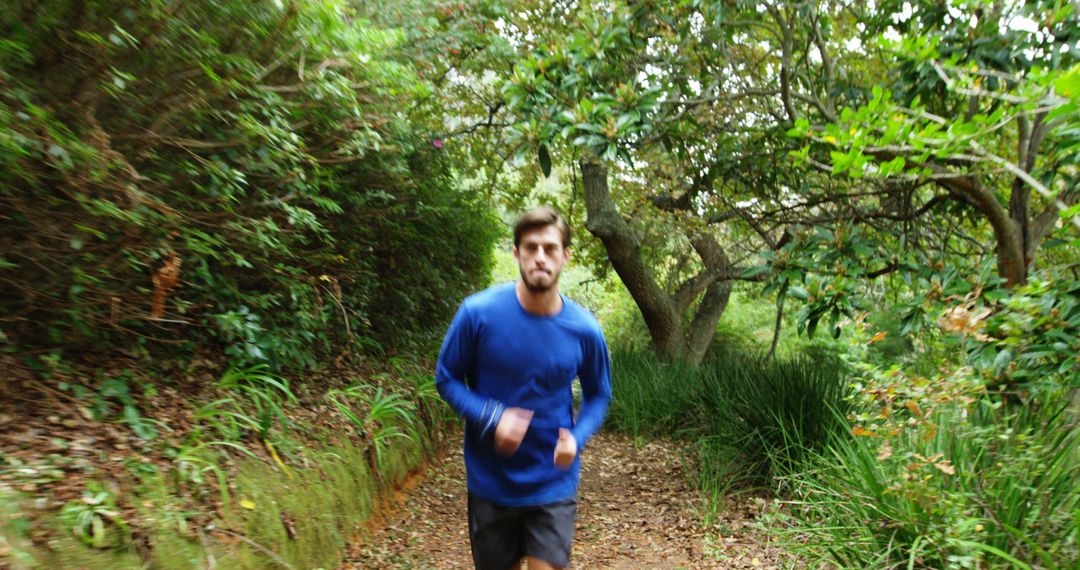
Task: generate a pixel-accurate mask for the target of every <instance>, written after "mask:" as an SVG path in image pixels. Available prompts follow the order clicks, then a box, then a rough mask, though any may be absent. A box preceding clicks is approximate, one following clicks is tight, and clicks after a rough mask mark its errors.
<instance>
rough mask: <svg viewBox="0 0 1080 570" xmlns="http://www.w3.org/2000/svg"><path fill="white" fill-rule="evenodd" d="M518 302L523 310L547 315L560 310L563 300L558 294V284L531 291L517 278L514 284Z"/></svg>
mask: <svg viewBox="0 0 1080 570" xmlns="http://www.w3.org/2000/svg"><path fill="white" fill-rule="evenodd" d="M514 291H515V292H516V293H517V299H518V302H519V303H521V308H523V309H525V312H527V313H531V314H533V315H540V316H549V315H554V314H557V313H558V312H559V311H561V310H562V305H563V300H562V297H561V296H559V286H558V285H553V286H552V287H551V288H550V289H548V290H547V291H533V290H531V289H529V288H528V287H526V286H525V283H524V282H523V281H521V280H520V279H518V282H517V284H516V285H515V286H514Z"/></svg>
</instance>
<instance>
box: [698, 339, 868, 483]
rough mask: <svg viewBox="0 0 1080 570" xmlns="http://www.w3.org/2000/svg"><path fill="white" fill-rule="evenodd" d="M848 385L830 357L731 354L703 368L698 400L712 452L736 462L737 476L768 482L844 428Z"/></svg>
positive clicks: (754, 481)
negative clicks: (772, 357) (763, 357)
mask: <svg viewBox="0 0 1080 570" xmlns="http://www.w3.org/2000/svg"><path fill="white" fill-rule="evenodd" d="M846 386H847V381H846V375H845V374H844V369H843V368H842V367H840V366H837V364H836V363H835V361H832V360H827V359H826V360H822V359H812V358H809V357H794V358H791V359H785V360H778V361H774V360H768V361H762V360H760V359H757V358H752V357H746V356H738V355H726V356H720V357H717V358H715V359H714V360H713V361H712V362H710V363H709V364H707V365H705V366H703V369H702V382H701V384H700V385H699V387H698V389H699V392H698V394H697V395H696V397H695V398H694V402H695V404H696V405H697V406H698V411H697V415H698V416H700V417H701V418H702V419H703V420H704V428H705V433H706V434H707V436H708V437H710V438H715V439H716V440H717V444H718V445H714V446H713V450H714V452H715V451H719V452H720V453H721V454H723V455H726V456H727V459H728V460H729V461H731V462H733V463H736V464H738V468H737V469H735V470H734V471H733V474H735V473H737V474H739V475H740V476H741V477H743V478H744V479H746V480H747V481H748V482H750V483H768V482H769V481H770V480H772V478H773V477H774V476H775V475H780V474H784V473H790V472H791V471H792V470H793V469H795V468H796V466H797V465H798V464H799V462H800V461H801V460H803V459H804V458H805V457H806V456H807V455H808V454H809V453H811V452H814V451H816V450H820V449H822V448H823V447H824V445H825V444H826V443H827V441H828V440H829V439H830V437H831V436H832V435H833V434H835V433H836V432H837V431H838V430H840V431H843V430H845V429H846V424H844V423H843V419H842V418H843V416H844V414H845V413H846V411H847V408H848V403H847V400H846V398H845V393H846Z"/></svg>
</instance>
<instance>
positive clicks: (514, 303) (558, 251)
mask: <svg viewBox="0 0 1080 570" xmlns="http://www.w3.org/2000/svg"><path fill="white" fill-rule="evenodd" d="M569 246H570V228H569V227H568V226H567V224H566V222H565V221H564V220H563V219H562V217H561V216H559V214H558V213H556V212H555V210H553V209H551V208H537V209H535V210H530V211H529V212H526V213H525V214H524V215H522V216H521V218H520V219H519V220H518V222H517V224H516V225H515V226H514V258H515V259H516V260H517V263H518V268H519V269H520V272H521V277H520V279H518V281H517V282H516V283H507V284H503V285H496V286H494V287H491V288H489V289H487V290H485V291H482V292H480V293H477V294H475V295H472V296H470V297H468V298H467V299H465V301H464V302H463V303H462V304H461V307H460V308H459V309H458V312H457V315H456V316H455V317H454V321H453V323H451V325H450V329H449V330H448V331H447V333H446V338H445V339H443V344H442V350H441V351H440V352H439V362H438V366H437V370H436V375H435V383H436V386H437V387H438V389H439V394H441V395H442V397H443V398H444V399H445V400H446V401H447V402H448V403H449V404H450V406H451V407H452V408H453V409H454V410H455V411H457V413H458V414H460V415H461V416H463V417H464V418H465V468H466V479H467V482H468V488H469V497H468V502H469V538H470V541H471V544H472V554H473V561H474V562H475V564H476V568H477V569H478V570H489V569H490V570H506V569H507V568H517V567H518V565H519V564H520V562H521V559H522V558H523V557H524V558H525V559H526V560H527V561H528V565H529V568H530V570H546V569H550V568H564V567H565V566H566V565H567V564H569V562H570V544H571V542H572V541H573V537H574V525H575V516H576V513H577V486H578V476H579V473H580V462H579V459H578V455H579V453H580V452H581V450H582V449H583V448H584V446H585V443H586V442H587V441H588V439H589V437H590V436H592V435H593V434H594V433H596V430H598V429H599V428H600V424H601V423H603V421H604V415H605V414H606V413H607V407H608V403H609V402H610V401H611V384H610V378H609V363H608V353H607V344H606V343H605V342H604V336H603V334H602V333H601V331H600V325H599V323H597V321H596V319H595V318H594V317H593V315H592V314H591V313H590V312H589V311H587V310H585V309H583V308H582V307H581V306H580V305H578V304H576V303H574V302H573V301H571V300H569V299H567V298H566V297H563V296H562V295H560V294H559V285H558V284H559V273H560V272H561V271H562V268H563V266H564V265H566V262H567V261H569V259H570V250H569V249H568V248H569ZM574 378H578V379H579V380H580V381H581V392H582V404H581V409H580V411H579V413H578V416H577V419H576V421H575V418H574V409H573V407H574V402H573V396H572V393H571V384H572V383H573V381H574Z"/></svg>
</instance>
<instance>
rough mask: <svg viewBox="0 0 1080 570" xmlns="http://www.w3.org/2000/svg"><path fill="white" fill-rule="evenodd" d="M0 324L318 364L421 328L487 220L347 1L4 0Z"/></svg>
mask: <svg viewBox="0 0 1080 570" xmlns="http://www.w3.org/2000/svg"><path fill="white" fill-rule="evenodd" d="M0 36H2V38H3V41H2V42H0V82H2V84H3V86H4V88H3V91H2V94H0V145H2V148H3V151H2V152H0V201H2V203H3V206H4V208H3V209H4V214H3V216H4V218H3V219H4V223H3V234H2V237H0V240H2V243H3V244H4V246H3V257H2V258H0V271H2V280H3V283H4V286H3V291H4V292H3V294H2V296H0V312H2V314H3V320H2V321H0V323H2V327H3V332H2V334H3V335H4V336H5V337H6V338H7V339H8V340H9V341H11V342H13V343H14V344H15V345H18V346H23V347H63V349H65V350H69V351H71V350H75V349H77V348H90V347H95V348H100V347H108V346H112V345H115V344H121V345H125V346H127V347H129V348H130V347H131V346H132V343H135V344H136V346H141V347H144V348H149V347H152V346H153V342H147V340H148V339H153V340H163V341H171V342H179V343H180V346H181V347H186V348H188V349H189V350H190V348H191V347H193V346H196V345H199V344H206V343H216V344H218V345H219V346H222V347H224V349H225V350H226V352H227V353H228V354H229V355H230V356H231V357H233V358H235V359H237V360H240V361H261V362H268V363H270V364H271V365H273V366H275V367H282V366H292V367H310V366H314V365H316V364H317V363H318V361H319V359H321V358H325V357H333V356H337V355H338V354H340V353H342V352H348V351H352V350H361V349H364V348H370V347H378V346H386V345H389V346H394V345H398V346H401V345H404V344H407V343H408V342H410V341H412V340H415V339H416V338H417V337H419V336H423V337H426V336H427V335H430V334H431V331H430V330H429V328H428V325H429V324H430V323H431V322H433V321H434V320H441V319H444V318H447V317H448V315H449V314H450V313H451V312H452V310H453V308H454V307H455V306H456V303H457V300H458V299H460V297H461V296H462V295H463V294H464V293H465V292H466V291H468V290H471V289H474V288H476V287H477V286H479V285H480V284H481V283H482V282H483V280H484V279H485V276H486V274H487V268H488V267H489V266H490V257H489V255H490V254H489V251H490V244H491V240H492V239H493V232H494V225H493V218H492V217H491V216H490V214H488V213H487V210H486V207H485V206H484V205H483V203H481V202H479V201H477V200H476V199H475V198H473V197H471V196H470V195H469V194H468V193H466V192H464V191H463V190H462V189H461V188H460V186H459V185H458V183H457V182H456V180H455V178H454V176H453V174H452V171H451V169H450V164H449V162H448V161H447V159H446V157H445V156H443V154H442V153H441V151H440V149H439V148H438V147H437V146H436V145H435V144H433V141H434V140H435V138H436V133H433V132H431V131H429V130H427V129H428V127H426V126H425V125H426V124H428V123H425V122H424V121H420V120H409V118H408V117H407V116H406V115H404V114H403V113H402V112H401V109H402V106H403V105H407V104H408V102H409V101H412V100H416V99H418V98H421V97H424V96H427V95H428V94H429V93H430V91H431V89H432V85H431V83H430V82H429V81H428V80H426V79H425V78H424V77H423V76H422V75H421V74H420V73H419V70H418V66H417V62H415V61H409V60H407V59H405V60H403V59H402V58H399V57H398V55H399V53H400V52H401V50H402V49H404V48H405V47H406V46H404V45H402V41H403V40H404V39H405V35H404V34H403V33H402V32H399V31H396V30H394V29H391V28H380V27H376V26H375V25H373V24H371V23H369V22H366V21H365V20H363V19H360V18H358V16H357V13H356V12H355V10H353V9H352V8H350V7H349V3H348V2H344V1H333V2H320V3H309V2H299V3H287V4H282V3H274V2H256V3H248V2H243V3H233V2H183V3H176V2H167V1H156V2H151V3H148V4H144V5H141V6H140V7H139V8H138V9H133V8H131V7H127V5H125V4H123V3H111V2H106V1H100V2H59V1H58V2H49V3H45V4H44V5H42V4H41V3H38V2H16V3H15V4H14V5H11V6H8V7H7V8H6V9H5V11H4V15H3V16H2V19H0Z"/></svg>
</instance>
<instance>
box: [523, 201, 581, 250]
mask: <svg viewBox="0 0 1080 570" xmlns="http://www.w3.org/2000/svg"><path fill="white" fill-rule="evenodd" d="M551 225H553V226H555V227H556V228H558V230H559V234H560V235H562V246H563V247H564V248H565V247H570V226H568V225H567V224H566V220H564V219H563V217H562V216H560V215H559V213H558V212H556V211H555V208H551V207H548V206H541V207H539V208H533V209H532V210H529V211H528V212H525V213H524V214H522V215H521V217H520V218H518V221H517V223H516V224H514V247H517V246H518V245H519V244H520V243H521V236H523V235H525V233H526V232H531V231H533V230H536V229H540V228H544V227H547V226H551Z"/></svg>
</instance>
